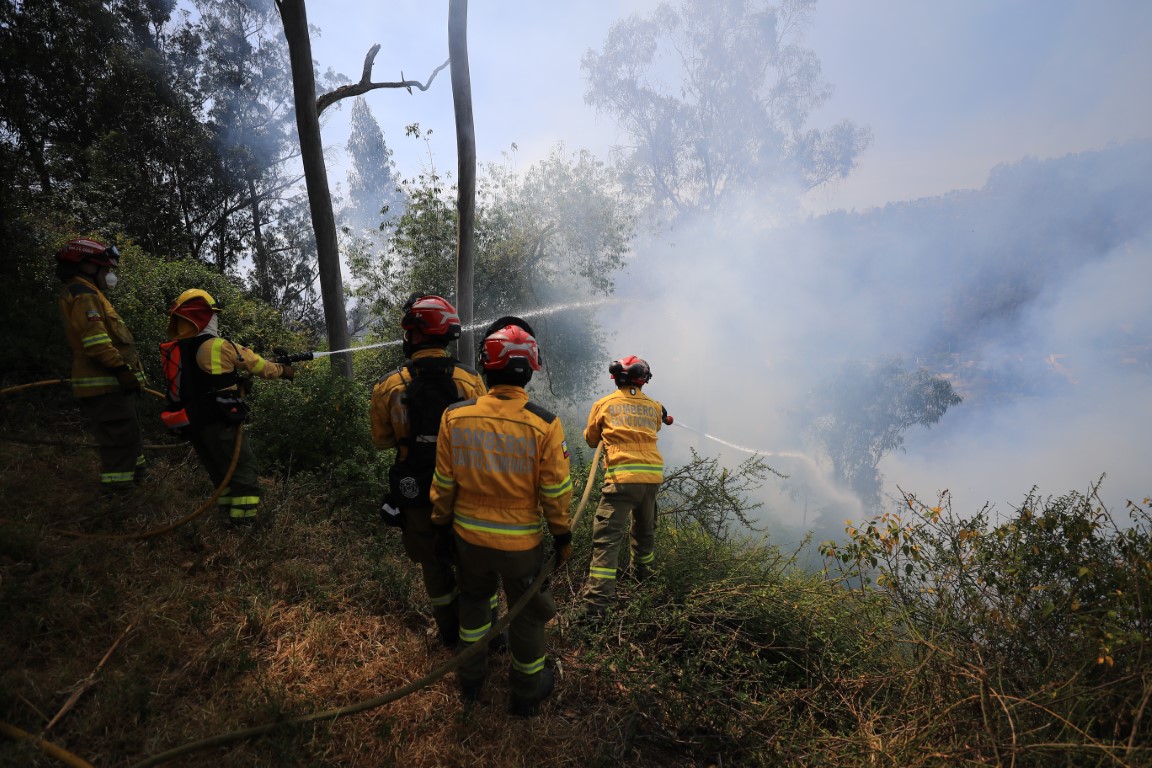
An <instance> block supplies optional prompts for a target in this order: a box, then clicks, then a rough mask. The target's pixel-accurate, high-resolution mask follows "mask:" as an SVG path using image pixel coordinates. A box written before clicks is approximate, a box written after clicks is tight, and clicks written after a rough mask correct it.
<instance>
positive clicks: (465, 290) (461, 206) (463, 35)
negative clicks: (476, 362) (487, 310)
mask: <svg viewBox="0 0 1152 768" xmlns="http://www.w3.org/2000/svg"><path fill="white" fill-rule="evenodd" d="M448 58H449V60H450V61H451V62H452V66H451V73H452V105H453V108H454V111H455V115H456V157H457V169H458V178H459V179H460V184H459V186H458V187H457V190H456V309H457V311H458V312H459V313H460V321H461V322H462V323H463V324H464V332H463V333H461V334H460V346H461V347H463V348H464V349H469V350H470V349H472V346H473V345H472V339H473V333H472V331H471V330H470V328H469V326H471V325H472V320H473V317H474V315H473V295H474V294H473V285H472V280H473V272H474V267H473V260H474V259H475V254H476V240H475V230H476V125H475V121H474V120H473V119H472V76H471V73H470V71H469V67H468V0H449V2H448Z"/></svg>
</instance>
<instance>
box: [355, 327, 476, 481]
mask: <svg viewBox="0 0 1152 768" xmlns="http://www.w3.org/2000/svg"><path fill="white" fill-rule="evenodd" d="M448 356H449V355H448V352H447V351H446V350H443V349H436V348H433V349H420V350H417V351H416V352H415V353H414V354H413V355H412V359H413V360H425V359H428V358H446V357H448ZM452 379H453V380H454V381H455V382H456V391H457V392H459V393H460V397H461V398H462V399H464V400H471V399H474V398H477V397H480V396H481V395H483V394H484V393H485V392H487V389H486V388H485V387H484V380H483V379H482V378H480V374H479V373H477V372H476V371H474V370H472V369H471V368H468V367H466V366H462V365H457V366H456V367H455V368H454V369H453V371H452ZM410 380H411V374H410V373H409V372H408V371H406V370H403V369H401V370H398V371H394V372H393V373H392V374H391V375H389V376H387V377H385V378H384V379H382V380H381V381H379V382H377V384H376V386H375V387H373V388H372V408H371V412H370V413H371V416H372V442H373V444H375V446H376V447H377V448H379V449H380V450H384V449H386V448H396V453H397V455H396V459H397V461H403V460H404V459H405V458H407V455H408V447H407V446H406V445H402V444H401V442H402V441H403V439H404V438H406V437H408V435H409V431H408V409H407V408H406V407H405V406H404V401H403V396H404V390H405V388H407V386H408V382H409V381H410Z"/></svg>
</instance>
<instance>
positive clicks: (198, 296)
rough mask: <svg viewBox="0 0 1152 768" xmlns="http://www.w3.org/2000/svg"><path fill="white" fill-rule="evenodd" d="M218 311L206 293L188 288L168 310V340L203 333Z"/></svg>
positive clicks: (210, 296) (214, 302) (212, 299)
mask: <svg viewBox="0 0 1152 768" xmlns="http://www.w3.org/2000/svg"><path fill="white" fill-rule="evenodd" d="M219 311H220V308H219V307H217V306H216V299H214V298H212V294H210V293H208V291H202V290H200V289H199V288H189V289H188V290H187V291H184V293H182V294H180V296H179V298H177V299H176V301H174V302H172V308H171V309H169V310H168V314H169V318H168V338H170V339H176V338H187V337H190V336H195V335H196V334H197V333H200V332H201V331H203V330H204V329H205V328H206V327H207V326H208V323H209V322H210V321H211V320H212V316H213V315H215V314H216V313H217V312H219Z"/></svg>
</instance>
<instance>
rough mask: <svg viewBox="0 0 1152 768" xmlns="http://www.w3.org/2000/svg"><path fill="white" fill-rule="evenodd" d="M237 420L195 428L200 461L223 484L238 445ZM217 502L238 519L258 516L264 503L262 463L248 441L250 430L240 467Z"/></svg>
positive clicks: (242, 447) (194, 441) (193, 439)
mask: <svg viewBox="0 0 1152 768" xmlns="http://www.w3.org/2000/svg"><path fill="white" fill-rule="evenodd" d="M239 428H240V427H239V425H237V424H226V423H225V422H223V421H214V422H211V423H209V424H205V425H203V426H201V427H200V428H199V429H197V430H196V431H195V432H193V434H192V436H191V437H190V438H189V440H190V441H191V443H192V448H193V449H195V451H196V455H197V456H198V457H200V463H201V464H203V465H204V468H205V469H206V470H208V477H209V478H211V479H212V483H213V485H215V486H217V487H219V485H220V483H222V482H223V481H224V477H225V476H226V475H227V474H228V467H230V466H231V465H232V452H233V451H234V450H235V448H236V430H237V429H239ZM216 504H217V506H219V507H220V508H221V510H223V511H226V512H227V513H228V515H229V516H230V517H231V518H233V519H235V520H243V519H247V518H254V517H256V513H257V507H258V506H259V505H260V477H259V467H258V466H257V465H256V455H255V454H254V453H252V446H251V445H250V444H249V443H248V433H247V432H245V433H244V436H243V437H242V438H241V445H240V457H239V458H238V459H237V461H236V471H235V472H234V473H233V474H232V480H231V481H230V482H229V483H228V487H227V488H225V489H224V490H223V492H222V493H221V494H220V497H219V498H218V499H217V500H216Z"/></svg>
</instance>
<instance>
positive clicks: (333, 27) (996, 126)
mask: <svg viewBox="0 0 1152 768" xmlns="http://www.w3.org/2000/svg"><path fill="white" fill-rule="evenodd" d="M657 4H658V3H657V2H654V0H589V1H587V2H581V3H574V2H569V1H568V0H550V2H546V3H525V2H512V0H487V1H486V2H472V3H470V8H469V55H470V63H471V75H472V86H473V97H474V102H475V118H476V134H477V142H478V150H479V157H480V160H481V161H482V162H498V161H501V160H502V153H504V152H506V151H507V150H509V149H510V148H511V146H512V145H513V144H516V145H517V147H518V151H517V152H516V158H517V159H516V160H515V162H516V163H517V164H518V165H520V166H526V165H528V164H530V163H531V162H533V161H534V160H536V159H538V158H540V157H542V156H543V155H545V154H546V153H547V152H548V151H549V150H550V149H551V148H552V147H554V146H555V145H556V144H557V143H558V142H561V141H562V142H564V144H565V146H567V147H568V148H570V149H578V148H588V149H590V150H592V151H594V152H596V153H597V154H598V155H600V156H604V155H605V154H606V152H607V150H608V148H609V147H610V146H611V145H612V144H613V143H614V142H615V140H616V135H615V127H614V126H613V125H612V124H611V122H610V121H609V120H607V119H605V118H602V117H598V116H597V115H595V114H594V113H593V112H592V111H591V110H590V109H589V108H588V107H587V106H586V105H585V104H584V101H583V94H584V90H585V88H586V83H585V80H584V75H583V72H582V71H581V70H580V57H581V56H582V55H583V54H584V52H585V51H587V50H588V49H589V48H599V46H600V45H601V44H602V42H603V40H604V38H605V35H606V33H607V30H608V28H609V27H610V26H611V25H612V23H613V22H614V21H616V20H618V19H620V18H622V17H623V16H625V15H627V14H629V13H633V12H641V13H645V12H648V11H650V10H651V9H652V8H654V7H655V6H656V5H657ZM447 8H448V3H447V1H446V0H442V1H441V2H436V3H430V2H427V0H392V1H390V2H374V3H362V2H351V0H326V1H325V2H324V3H315V2H314V3H311V4H310V6H309V9H308V11H309V21H310V22H311V23H312V24H314V25H316V26H319V27H320V29H321V35H320V36H319V37H318V38H316V39H314V40H313V55H314V57H315V58H316V60H317V62H318V63H319V66H320V68H321V70H325V69H328V68H332V69H334V70H336V71H338V72H342V73H344V74H346V75H348V76H349V77H351V78H353V79H358V78H359V73H360V69H361V66H362V64H363V59H364V54H365V53H366V52H367V51H368V49H369V48H370V47H371V45H372V44H373V43H377V42H378V43H380V44H381V45H382V49H381V51H380V53H379V55H378V56H377V59H376V68H375V70H374V79H375V80H378V81H380V80H398V79H399V73H400V72H401V71H403V72H404V74H405V76H407V77H409V78H411V79H419V80H424V79H426V78H427V76H428V75H429V73H431V71H432V70H433V69H434V68H435V67H436V66H437V65H439V64H440V63H441V62H443V61H444V60H445V59H446V58H447V31H446V30H447ZM805 42H806V44H807V45H808V46H809V47H810V48H812V49H813V50H815V51H816V53H817V55H818V56H819V57H820V59H821V62H822V64H823V69H824V75H825V78H826V79H827V80H828V81H829V82H830V83H831V84H832V85H833V87H834V88H835V92H834V95H833V98H832V99H831V101H830V102H829V103H828V104H827V105H826V106H825V107H824V108H823V109H822V110H821V111H820V112H819V113H818V114H817V115H815V116H814V120H813V123H814V125H817V126H820V125H827V124H831V123H833V122H836V121H837V120H839V119H842V118H848V119H851V120H854V121H856V122H857V123H861V124H866V125H868V126H870V127H871V128H872V130H873V133H874V139H875V141H874V144H873V146H872V148H871V149H870V150H869V151H868V152H867V153H866V154H865V155H864V157H863V158H862V160H861V163H860V166H859V168H858V169H857V171H856V173H855V174H853V176H852V177H850V178H849V179H847V180H845V181H843V182H841V183H840V184H838V185H836V186H835V187H834V188H831V189H826V190H820V191H817V192H815V193H813V194H812V195H811V196H810V199H809V201H808V202H809V206H808V207H809V210H812V211H813V212H820V211H823V210H827V209H832V208H847V209H849V210H851V209H853V208H857V209H861V208H866V207H868V206H872V205H882V204H883V203H885V202H889V201H895V200H908V199H914V198H917V197H922V196H930V195H938V194H942V193H946V192H948V191H950V190H953V189H960V188H971V187H978V186H980V185H982V184H983V182H984V180H985V179H986V178H987V175H988V172H989V171H990V170H991V169H992V168H993V167H995V166H996V165H997V164H999V163H1004V162H1013V161H1015V160H1019V159H1021V158H1022V157H1025V156H1036V157H1054V156H1060V155H1063V154H1067V153H1069V152H1077V151H1083V150H1088V149H1099V148H1101V147H1103V146H1106V145H1107V144H1108V143H1109V142H1120V141H1124V140H1127V139H1130V138H1136V137H1148V136H1152V98H1149V94H1150V93H1152V2H1147V1H1146V0H1101V2H1097V3H1088V2H1082V1H1074V0H1012V1H1011V2H1007V1H1006V0H931V1H926V0H821V1H820V2H819V3H817V5H816V7H815V11H814V13H813V14H812V19H811V24H810V27H809V29H808V30H807V32H806V37H805ZM448 86H449V77H448V72H447V70H445V71H444V72H442V73H441V74H440V75H439V76H438V78H437V81H436V82H435V83H434V84H433V88H432V89H431V90H430V91H429V92H424V93H421V92H419V91H417V92H415V93H414V94H413V95H411V96H410V95H408V94H407V93H405V92H403V91H386V90H382V91H375V92H373V93H372V94H370V95H369V97H368V99H369V105H370V106H371V108H372V111H373V113H374V114H375V115H376V117H377V119H378V120H379V122H380V124H381V127H382V128H383V129H384V131H385V137H386V139H387V140H388V141H389V144H390V146H392V148H393V150H394V151H395V153H396V156H395V159H396V161H397V164H398V166H399V167H400V170H401V171H402V172H404V173H405V174H411V173H413V172H415V171H417V170H419V169H420V168H421V167H423V166H425V165H427V162H428V148H426V147H424V146H423V145H421V144H420V143H419V142H414V141H412V140H406V139H405V138H404V137H403V128H404V126H405V125H407V124H408V123H412V122H419V123H420V124H421V125H422V126H423V127H424V128H431V129H432V130H433V137H432V142H431V145H430V149H431V151H432V153H433V155H432V157H433V162H434V163H435V164H436V165H437V167H438V168H440V169H441V170H443V169H454V168H455V139H454V132H453V131H454V129H453V118H452V99H451V93H450V91H449V87H448ZM347 115H348V109H346V108H345V109H344V110H342V111H341V112H340V113H337V114H333V115H331V116H330V117H328V118H327V119H326V123H325V130H324V137H325V141H326V143H328V144H330V145H333V146H334V147H337V148H338V147H340V146H342V145H343V142H344V140H345V138H346V135H347V126H346V123H347ZM335 154H338V153H335ZM333 160H334V167H333V168H332V171H331V172H330V173H331V177H332V180H333V181H334V182H335V181H341V180H342V179H343V170H342V165H341V160H340V158H339V157H333Z"/></svg>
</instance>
